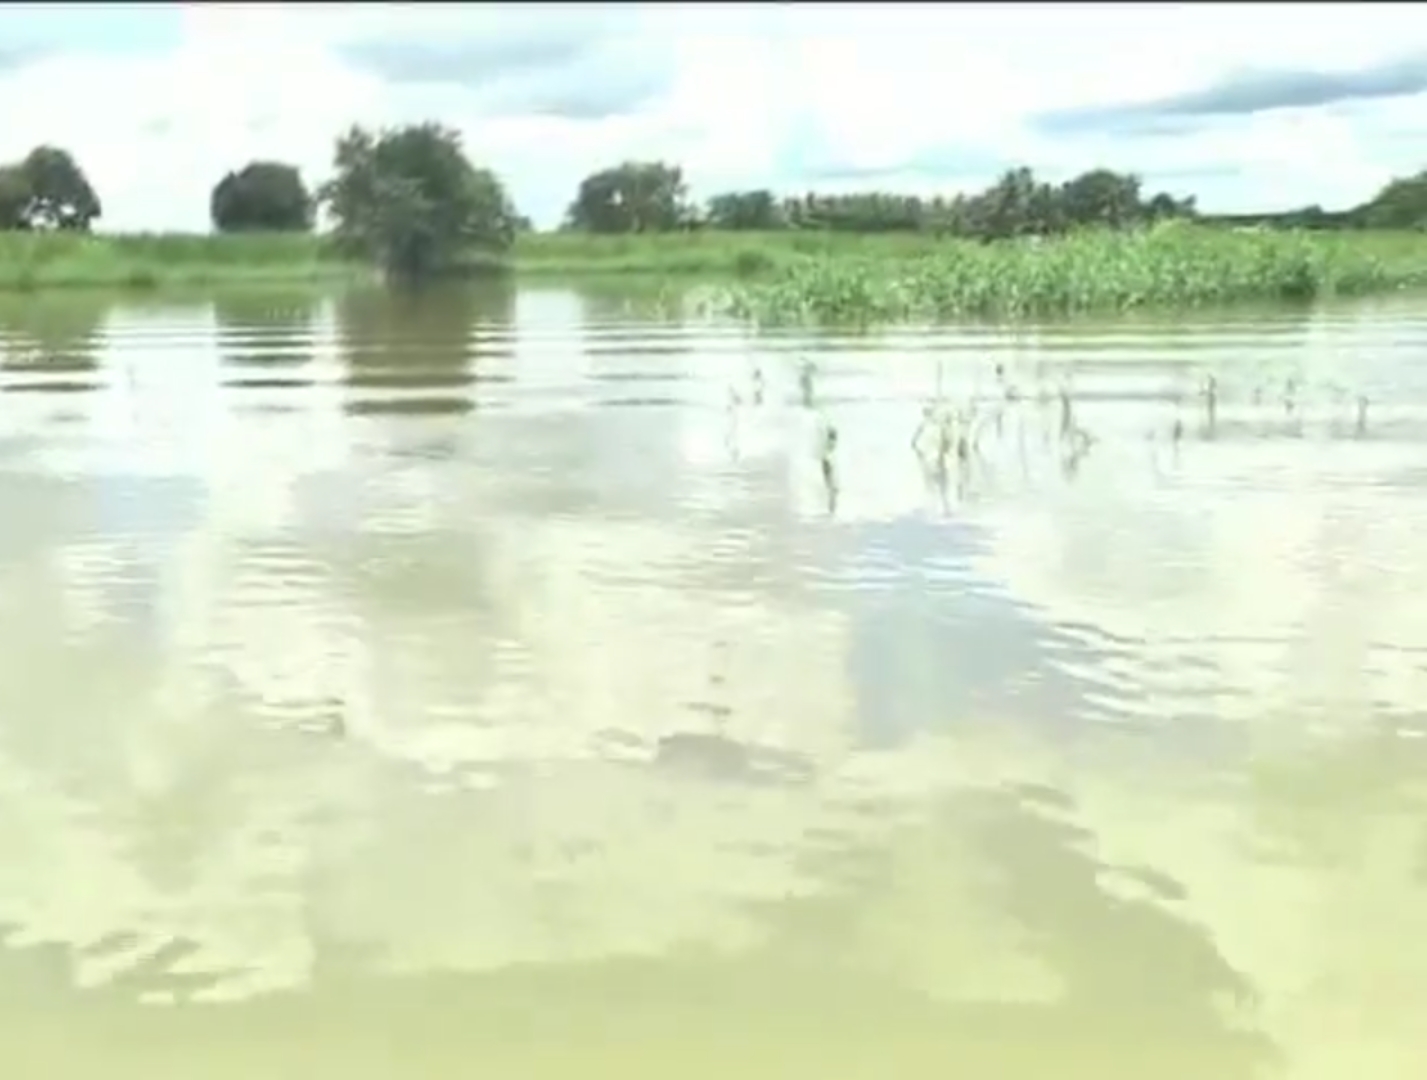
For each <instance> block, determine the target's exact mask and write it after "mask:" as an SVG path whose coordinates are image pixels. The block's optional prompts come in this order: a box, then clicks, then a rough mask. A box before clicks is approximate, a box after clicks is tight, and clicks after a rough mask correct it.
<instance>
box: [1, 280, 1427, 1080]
mask: <svg viewBox="0 0 1427 1080" xmlns="http://www.w3.org/2000/svg"><path fill="white" fill-rule="evenodd" d="M0 343H2V344H0V360H3V365H2V366H0V1060H3V1061H5V1062H6V1063H8V1064H14V1065H16V1066H17V1067H18V1068H17V1073H18V1074H22V1075H24V1076H26V1077H37V1078H38V1077H44V1078H45V1080H63V1078H71V1077H73V1078H84V1080H87V1078H103V1080H114V1078H119V1077H136V1078H137V1077H143V1078H144V1080H159V1078H169V1077H172V1078H175V1080H177V1078H183V1080H193V1078H196V1077H203V1078H205V1080H227V1078H245V1080H246V1078H254V1080H258V1078H262V1080H273V1078H285V1077H304V1078H306V1077H318V1076H321V1077H327V1076H332V1077H343V1078H348V1080H362V1078H368V1077H383V1078H385V1077H401V1078H407V1077H412V1078H415V1077H421V1078H423V1080H437V1078H443V1077H462V1078H466V1077H471V1076H478V1075H491V1076H510V1077H514V1076H519V1077H531V1078H537V1080H539V1078H546V1077H559V1078H564V1077H571V1078H575V1077H580V1078H584V1077H596V1076H610V1077H619V1078H621V1080H627V1078H634V1077H651V1078H653V1077H659V1078H667V1077H676V1076H677V1077H681V1078H698V1077H719V1078H725V1077H727V1076H730V1075H734V1074H738V1075H742V1076H750V1077H778V1078H802V1077H809V1078H811V1077H817V1078H819V1080H821V1078H823V1077H832V1078H842V1077H866V1078H874V1077H876V1078H881V1077H892V1076H897V1077H908V1078H914V1077H937V1078H944V1077H953V1076H967V1077H988V1078H989V1077H995V1078H998V1080H1021V1078H1041V1077H1053V1078H1065V1077H1082V1076H1083V1077H1094V1078H1096V1080H1113V1078H1119V1077H1124V1078H1127V1080H1128V1078H1135V1080H1142V1078H1144V1077H1150V1076H1153V1077H1156V1078H1160V1080H1172V1078H1185V1080H1190V1078H1193V1080H1203V1078H1208V1077H1214V1078H1216V1080H1235V1078H1240V1077H1250V1076H1260V1075H1262V1076H1270V1077H1272V1076H1284V1077H1292V1078H1300V1077H1301V1078H1314V1080H1316V1078H1338V1077H1347V1076H1348V1075H1349V1074H1353V1075H1355V1076H1356V1075H1361V1076H1365V1077H1382V1078H1389V1080H1398V1078H1403V1077H1408V1076H1413V1075H1427V1072H1424V1066H1427V1036H1424V1035H1423V1029H1422V1017H1423V1015H1424V1013H1427V738H1424V736H1427V602H1424V601H1423V599H1422V598H1423V596H1427V540H1424V538H1427V303H1424V302H1423V301H1421V300H1416V301H1414V300H1409V299H1396V300H1393V301H1390V302H1377V303H1369V304H1359V305H1354V306H1346V307H1339V308H1333V309H1326V310H1320V311H1316V312H1269V313H1238V314H1232V315H1220V316H1217V317H1213V316H1203V315H1199V316H1193V317H1182V318H1178V319H1161V320H1158V321H1154V320H1140V321H1119V322H1109V323H1103V324H1083V325H1076V326H1070V327H1060V328H1055V327H1044V328H1038V329H1037V328H1023V329H1020V330H1018V331H1015V332H1009V331H1004V330H1003V331H993V330H990V329H984V330H961V331H949V330H934V329H912V328H908V329H902V330H898V331H896V332H889V333H886V334H881V335H875V336H871V337H864V338H857V337H847V336H844V337H836V336H829V337H818V338H815V337H811V336H799V335H795V334H787V333H785V334H775V335H768V336H764V337H761V338H755V337H753V336H750V335H748V334H746V333H745V332H743V331H741V330H740V329H738V328H736V327H733V326H728V325H719V324H718V323H716V322H713V321H711V320H710V319H709V318H708V317H707V316H706V315H703V314H701V313H700V309H699V305H698V304H697V303H695V302H694V301H692V300H686V299H685V298H681V297H678V296H669V295H665V296H648V295H641V294H638V293H634V292H626V293H620V292H618V291H617V290H612V289H605V290H602V291H590V290H588V289H584V290H581V289H579V288H565V287H554V286H542V287H521V288H520V289H519V290H516V289H514V288H508V289H505V290H498V291H496V292H490V291H486V292H478V291H461V292H452V293H446V294H433V295H430V296H428V297H426V298H424V299H422V300H419V301H418V300H414V299H410V298H407V299H403V298H400V297H393V296H388V295H383V294H379V293H352V294H346V295H340V296H310V295H291V294H280V293H272V294H263V293H256V294H255V293H248V294H239V295H231V296H230V295H220V296H217V297H206V298H201V297H200V298H194V299H192V300H188V299H174V300H171V301H160V300H142V301H109V300H105V299H102V298H97V297H85V296H74V297H50V296H43V297H34V298H25V299H23V300H7V301H4V302H3V304H0ZM998 368H999V369H1000V370H999V372H998ZM1211 375H1212V376H1213V384H1212V390H1211V389H1209V386H1210V384H1209V377H1210V376H1211ZM1211 397H1212V399H1213V407H1212V409H1211V407H1210V400H1209V399H1210V398H1211ZM1359 398H1363V399H1365V401H1363V402H1362V403H1360V402H1359ZM973 399H974V400H975V401H976V402H977V404H976V406H975V415H974V416H972V415H970V406H969V405H968V402H970V401H972V400H973ZM929 402H940V404H937V405H935V406H934V408H935V409H936V410H939V411H938V412H937V415H938V416H942V417H945V416H950V415H952V414H953V413H955V412H956V411H958V410H960V411H961V412H962V413H964V414H966V415H964V416H963V417H962V421H958V422H956V423H953V422H952V421H950V420H935V419H934V421H933V423H932V424H931V425H930V431H929V432H928V431H924V432H923V434H922V437H921V438H920V439H919V440H918V446H919V448H920V449H918V450H914V448H913V445H912V437H913V434H914V432H915V431H916V429H917V427H918V417H919V416H920V415H921V414H922V411H923V408H924V407H925V406H927V404H928V403H929ZM963 421H964V422H963ZM833 430H835V432H836V439H835V440H834V439H832V438H830V437H829V434H828V433H829V431H833ZM963 440H964V445H963Z"/></svg>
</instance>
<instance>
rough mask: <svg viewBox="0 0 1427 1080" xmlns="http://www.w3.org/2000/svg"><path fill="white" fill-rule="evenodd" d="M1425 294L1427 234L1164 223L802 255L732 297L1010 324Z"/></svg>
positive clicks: (766, 307)
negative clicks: (893, 256) (1030, 238)
mask: <svg viewBox="0 0 1427 1080" xmlns="http://www.w3.org/2000/svg"><path fill="white" fill-rule="evenodd" d="M1423 286H1427V235H1424V234H1421V233H1369V232H1337V233H1328V232H1320V233H1306V232H1245V231H1238V232H1236V231H1231V230H1225V229H1213V228H1206V227H1195V226H1189V225H1182V224H1173V225H1165V226H1162V227H1160V228H1157V229H1154V230H1151V231H1146V232H1139V233H1085V234H1080V235H1075V236H1069V237H1065V238H1061V239H1055V240H1048V241H1044V242H1040V243H1035V242H1018V241H1011V242H1005V243H997V244H987V245H983V244H975V243H969V242H962V241H943V242H940V243H928V244H924V245H923V246H922V247H921V248H920V249H918V250H910V249H909V250H908V251H907V252H906V257H904V258H901V259H897V260H889V259H886V258H883V257H879V256H878V255H877V254H874V253H871V252H869V253H867V254H866V255H865V256H864V255H859V254H857V253H854V252H847V253H845V255H844V256H842V257H836V258H833V257H811V258H801V259H797V260H793V261H789V262H785V263H783V264H781V265H780V266H779V267H777V268H776V269H774V270H772V271H770V272H769V273H767V274H763V275H760V276H759V277H758V278H756V279H754V280H752V281H748V282H744V283H742V284H740V285H739V286H738V287H736V288H735V289H733V290H732V292H731V295H730V307H731V309H732V310H733V312H734V313H735V314H738V315H741V316H743V317H746V318H750V319H753V320H754V321H757V322H761V323H777V322H820V323H876V322H906V321H915V322H922V321H936V320H942V319H955V318H989V319H1014V318H1024V317H1034V316H1057V315H1071V314H1076V313H1079V312H1113V311H1132V310H1138V309H1144V308H1155V307H1159V308H1188V307H1204V306H1210V305H1224V304H1234V303H1245V302H1252V301H1265V300H1268V301H1307V300H1314V299H1317V298H1320V297H1328V296H1355V295H1366V294H1371V293H1383V292H1391V291H1395V290H1399V289H1407V288H1416V287H1423Z"/></svg>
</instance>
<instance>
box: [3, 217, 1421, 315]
mask: <svg viewBox="0 0 1427 1080" xmlns="http://www.w3.org/2000/svg"><path fill="white" fill-rule="evenodd" d="M502 274H508V275H510V276H511V277H512V278H514V279H516V280H519V279H521V278H537V279H538V278H559V277H566V278H600V277H606V278H613V279H618V278H620V277H626V278H630V279H637V278H640V277H643V278H677V279H680V280H682V281H689V282H695V281H697V280H698V279H699V278H705V279H724V280H728V281H732V282H734V283H735V284H734V288H733V289H732V290H731V291H732V293H733V297H734V307H735V309H736V311H737V312H738V313H741V314H743V315H745V316H746V317H749V318H751V319H753V320H754V321H757V322H772V321H843V320H846V321H874V322H885V321H897V320H899V319H908V318H911V319H919V318H923V317H927V316H931V317H957V316H968V315H969V316H978V315H983V316H984V315H990V316H998V317H1000V316H1005V317H1018V316H1023V315H1036V314H1054V313H1057V312H1061V313H1069V312H1072V311H1077V310H1097V311H1104V312H1106V313H1113V312H1115V311H1128V310H1135V309H1140V308H1159V309H1165V308H1169V309H1173V308H1175V307H1184V308H1197V307H1202V306H1205V305H1213V306H1216V305H1218V304H1234V303H1237V302H1242V301H1255V300H1274V299H1285V300H1305V299H1308V300H1311V299H1315V298H1319V297H1324V296H1329V295H1359V296H1366V295H1374V294H1389V293H1393V292H1398V291H1403V290H1406V289H1411V288H1417V287H1421V286H1424V285H1427V234H1424V233H1408V232H1400V233H1385V232H1377V233H1372V232H1348V231H1342V232H1327V231H1325V232H1316V233H1315V232H1290V231H1274V230H1261V231H1258V230H1250V231H1244V230H1229V229H1223V228H1218V227H1214V226H1202V225H1190V226H1178V227H1173V228H1166V229H1162V230H1150V231H1148V232H1141V233H1100V234H1093V233H1092V234H1080V235H1071V236H1067V237H1057V238H1055V239H1051V240H1046V241H1044V242H1041V243H1027V242H1024V241H1004V242H1000V243H993V244H978V243H975V242H970V241H965V240H960V239H942V238H937V237H931V236H926V235H918V234H908V233H900V234H899V233H883V234H849V233H812V232H801V233H800V232H779V233H751V232H750V233H734V232H699V233H665V234H643V235H627V234H626V235H608V236H599V235H594V236H592V235H587V234H578V233H529V234H524V235H522V236H521V237H519V238H518V239H517V242H516V244H515V247H514V248H513V250H512V251H511V252H510V253H509V254H508V255H506V256H504V257H502V258H500V259H486V260H474V261H472V262H471V263H469V264H468V265H467V266H466V267H465V268H464V273H463V274H461V275H458V276H464V277H469V278H471V279H479V278H480V277H483V276H485V277H489V276H496V275H502ZM375 277H376V275H375V273H374V271H373V270H372V269H371V268H370V267H369V266H367V265H366V264H363V263H357V262H353V261H350V260H346V259H343V258H340V257H338V256H337V255H336V254H335V253H334V252H333V251H332V249H331V247H330V243H329V242H328V241H327V240H326V238H324V237H321V236H314V235H309V234H239V235H226V236H224V235H207V234H198V235H185V234H104V233H99V234H93V235H88V234H75V233H68V234H66V233H0V295H12V296H25V295H35V294H44V295H53V294H59V293H63V292H66V291H70V290H105V291H132V292H163V291H167V290H170V289H183V288H217V289H226V288H284V287H299V286H329V287H335V286H341V285H344V284H364V283H369V282H371V281H372V280H374V279H375ZM1112 279H1113V280H1112Z"/></svg>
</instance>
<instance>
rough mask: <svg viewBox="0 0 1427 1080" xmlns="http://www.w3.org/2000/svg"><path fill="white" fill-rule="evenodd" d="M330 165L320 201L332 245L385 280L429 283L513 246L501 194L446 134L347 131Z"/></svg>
mask: <svg viewBox="0 0 1427 1080" xmlns="http://www.w3.org/2000/svg"><path fill="white" fill-rule="evenodd" d="M333 164H334V175H333V177H332V179H331V180H330V181H328V183H326V184H325V185H323V187H322V190H321V192H320V196H319V197H320V198H321V200H322V202H323V203H324V204H325V205H326V207H327V209H328V212H329V213H330V214H331V215H332V218H333V220H334V223H335V231H336V238H337V240H338V242H339V243H340V244H342V245H343V246H344V247H345V248H347V249H348V250H350V251H353V252H355V253H360V254H363V255H365V256H366V257H368V258H370V259H372V260H373V261H374V262H376V263H377V264H378V265H379V266H381V267H382V268H383V270H385V271H386V273H387V274H388V275H389V276H391V277H394V278H399V279H403V280H408V281H414V280H420V279H423V278H426V277H430V276H432V275H435V274H439V273H441V272H442V271H444V270H448V269H450V268H451V267H452V266H453V265H454V264H455V263H456V262H457V261H458V260H459V259H460V258H461V257H462V256H463V255H465V254H467V253H469V252H472V251H482V252H503V251H505V250H507V249H508V248H509V247H510V245H511V243H512V242H513V240H514V238H515V232H516V225H517V222H518V217H517V215H516V213H515V210H514V208H513V206H512V205H511V201H510V198H509V196H508V195H507V194H506V190H505V186H504V185H503V184H502V183H501V182H500V179H499V178H498V177H497V176H496V175H495V173H493V172H491V171H490V170H489V169H483V168H478V167H477V166H475V165H473V164H472V163H471V162H470V161H469V160H468V159H467V157H466V154H465V151H464V149H463V147H462V144H461V136H460V134H459V133H458V132H456V131H454V130H452V129H450V128H446V127H443V126H441V125H439V124H432V123H427V124H415V125H410V126H406V127H398V128H390V129H387V130H383V131H379V132H373V131H369V130H367V129H366V128H362V127H352V128H351V129H350V130H348V131H347V132H346V133H345V134H343V135H342V136H341V137H340V138H339V139H338V140H337V146H336V152H335V154H334V161H333Z"/></svg>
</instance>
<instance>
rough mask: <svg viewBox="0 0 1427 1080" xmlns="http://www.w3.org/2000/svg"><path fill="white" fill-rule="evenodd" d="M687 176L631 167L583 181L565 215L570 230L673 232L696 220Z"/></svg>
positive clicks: (669, 168) (659, 166)
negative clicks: (693, 214)
mask: <svg viewBox="0 0 1427 1080" xmlns="http://www.w3.org/2000/svg"><path fill="white" fill-rule="evenodd" d="M691 216H692V215H691V208H690V206H689V202H688V188H687V185H685V183H684V170H683V169H681V168H680V167H679V166H677V165H666V164H664V163H663V162H659V161H644V162H640V161H626V162H625V163H624V164H622V165H616V166H615V167H614V168H612V169H604V170H603V171H601V172H597V173H594V174H593V175H591V176H587V177H585V179H584V180H582V181H580V188H579V191H578V192H577V193H576V195H575V201H574V202H573V203H571V204H570V208H569V210H568V211H567V212H566V220H567V221H568V223H569V224H570V226H571V227H573V228H576V229H583V230H584V231H586V232H594V233H634V232H672V231H673V230H675V229H679V228H682V227H683V226H684V225H685V224H687V223H688V222H689V221H690V219H691Z"/></svg>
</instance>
